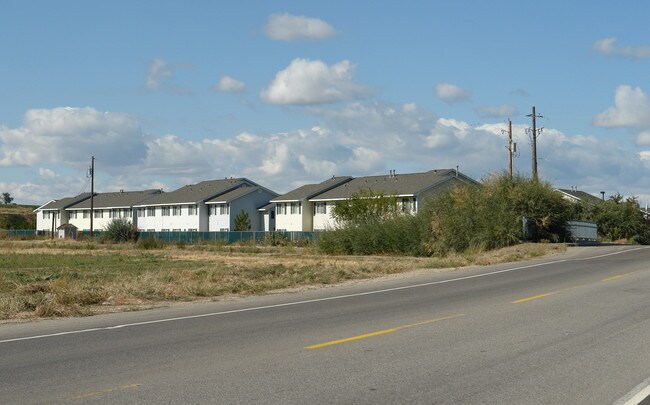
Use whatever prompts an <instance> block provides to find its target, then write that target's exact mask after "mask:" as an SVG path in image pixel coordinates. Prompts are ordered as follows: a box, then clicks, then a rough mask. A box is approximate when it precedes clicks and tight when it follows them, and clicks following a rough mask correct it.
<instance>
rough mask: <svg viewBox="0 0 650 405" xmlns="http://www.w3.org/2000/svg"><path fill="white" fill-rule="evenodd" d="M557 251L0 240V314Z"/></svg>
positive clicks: (142, 303)
mask: <svg viewBox="0 0 650 405" xmlns="http://www.w3.org/2000/svg"><path fill="white" fill-rule="evenodd" d="M145 244H146V245H147V247H145V246H144V245H145ZM564 249H565V247H564V245H550V244H546V245H534V244H528V245H522V246H517V247H515V248H510V249H505V250H502V251H496V252H489V253H477V252H467V253H466V254H462V255H456V254H452V255H448V256H446V257H439V258H433V257H419V258H418V257H399V256H331V255H323V254H319V253H318V252H317V251H316V249H314V248H311V247H306V248H296V247H294V246H292V245H287V246H255V245H249V244H243V245H224V244H223V243H217V242H212V243H201V244H194V245H185V244H182V243H162V242H160V241H158V242H156V244H155V245H150V241H149V240H148V239H147V240H145V241H142V240H141V241H139V242H138V243H137V244H133V243H120V244H112V243H111V244H109V243H101V241H99V240H82V241H58V240H57V241H47V240H33V241H14V240H0V320H16V319H30V318H39V317H65V316H86V315H93V314H97V313H105V312H115V311H128V310H136V309H143V308H151V307H156V306H164V305H171V304H172V303H174V302H176V303H178V302H186V301H197V300H199V301H200V300H214V299H222V298H224V297H231V296H248V295H253V294H261V293H268V292H271V291H280V290H284V291H287V290H289V291H291V290H295V289H304V288H313V287H316V286H325V285H331V284H335V283H341V282H345V281H353V280H363V279H371V278H376V277H382V276H386V275H391V274H399V273H404V272H407V271H414V270H415V271H418V269H419V270H420V271H424V269H426V271H435V270H432V269H442V268H451V269H453V268H457V267H463V266H469V265H473V264H480V265H487V264H494V263H502V262H510V261H516V260H524V259H529V258H534V257H539V256H543V255H545V254H548V253H552V252H561V251H563V250H564Z"/></svg>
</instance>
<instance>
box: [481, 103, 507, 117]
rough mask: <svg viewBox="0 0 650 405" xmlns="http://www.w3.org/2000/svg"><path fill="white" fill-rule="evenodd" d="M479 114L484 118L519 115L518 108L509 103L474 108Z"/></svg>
mask: <svg viewBox="0 0 650 405" xmlns="http://www.w3.org/2000/svg"><path fill="white" fill-rule="evenodd" d="M474 111H476V112H477V113H478V115H479V116H481V117H484V118H508V117H513V116H515V115H517V109H516V108H515V107H514V106H511V105H508V104H501V105H497V106H492V107H490V106H481V107H476V108H474Z"/></svg>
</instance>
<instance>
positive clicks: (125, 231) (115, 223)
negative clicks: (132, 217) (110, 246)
mask: <svg viewBox="0 0 650 405" xmlns="http://www.w3.org/2000/svg"><path fill="white" fill-rule="evenodd" d="M138 235H139V233H138V228H137V227H136V226H135V225H134V224H133V223H131V221H129V220H128V219H127V218H113V220H111V222H109V223H108V225H106V228H104V231H103V232H102V233H101V240H102V241H104V242H113V243H121V242H135V241H137V240H138Z"/></svg>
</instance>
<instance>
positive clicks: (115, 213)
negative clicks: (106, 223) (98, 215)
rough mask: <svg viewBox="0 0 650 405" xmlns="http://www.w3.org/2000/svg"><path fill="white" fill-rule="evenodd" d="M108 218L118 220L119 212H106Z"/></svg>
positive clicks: (113, 210) (116, 210)
mask: <svg viewBox="0 0 650 405" xmlns="http://www.w3.org/2000/svg"><path fill="white" fill-rule="evenodd" d="M108 217H109V218H119V217H120V210H118V209H115V208H113V209H112V210H110V211H109V212H108Z"/></svg>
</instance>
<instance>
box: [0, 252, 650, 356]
mask: <svg viewBox="0 0 650 405" xmlns="http://www.w3.org/2000/svg"><path fill="white" fill-rule="evenodd" d="M647 248H648V247H639V248H634V249H629V250H623V251H619V252H613V253H606V254H603V255H599V256H593V257H588V258H582V259H561V260H554V261H552V262H544V263H535V264H529V265H527V266H518V267H513V268H509V269H503V270H497V271H491V272H489V273H481V274H474V275H471V276H465V277H457V278H452V279H448V280H440V281H431V282H428V283H420V284H411V285H406V286H402V287H393V288H385V289H382V290H374V291H366V292H361V293H354V294H345V295H337V296H334V297H325V298H315V299H310V300H303V301H292V302H285V303H282V304H273V305H264V306H259V307H251V308H241V309H233V310H230V311H221V312H211V313H207V314H198V315H188V316H179V317H175V318H165V319H154V320H151V321H143V322H133V323H125V324H122V325H114V326H106V327H100V328H89V329H79V330H71V331H66V332H58V333H50V334H44V335H35V336H26V337H19V338H13V339H5V340H0V344H1V343H10V342H19V341H23V340H33V339H43V338H48V337H55V336H64V335H74V334H79V333H88V332H97V331H100V330H113V329H121V328H128V327H132V326H142V325H151V324H156V323H165V322H175V321H181V320H185V319H197V318H206V317H211V316H221V315H229V314H236V313H242V312H253V311H261V310H265V309H272V308H282V307H290V306H295V305H304V304H311V303H315V302H324V301H334V300H340V299H345V298H352V297H361V296H365V295H373V294H383V293H387V292H392V291H400V290H409V289H412V288H420V287H428V286H432V285H437V284H447V283H453V282H457V281H463V280H469V279H473V278H480V277H487V276H493V275H496V274H502V273H509V272H511V271H518V270H524V269H530V268H534V267H541V266H550V265H553V264H558V263H564V262H571V261H582V260H591V259H598V258H602V257H606V256H613V255H618V254H621V253H627V252H632V251H635V250H640V249H647Z"/></svg>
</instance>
